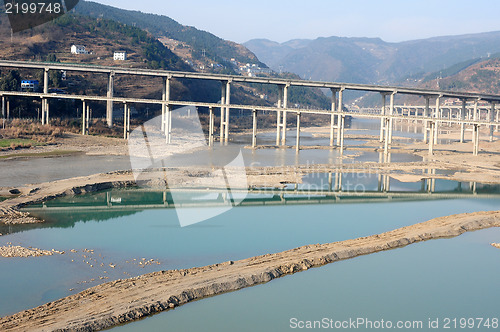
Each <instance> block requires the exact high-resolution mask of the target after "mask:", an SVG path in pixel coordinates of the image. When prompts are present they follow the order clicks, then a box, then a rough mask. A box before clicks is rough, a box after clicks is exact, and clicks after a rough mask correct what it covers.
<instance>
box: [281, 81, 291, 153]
mask: <svg viewBox="0 0 500 332" xmlns="http://www.w3.org/2000/svg"><path fill="white" fill-rule="evenodd" d="M289 87H290V84H286V85H285V86H283V108H284V110H283V125H282V132H283V135H282V136H281V145H286V115H287V111H286V110H287V109H288V88H289Z"/></svg>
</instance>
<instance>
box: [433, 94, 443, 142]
mask: <svg viewBox="0 0 500 332" xmlns="http://www.w3.org/2000/svg"><path fill="white" fill-rule="evenodd" d="M440 114H441V96H439V97H437V98H436V110H435V112H434V117H435V118H436V119H439V118H440ZM438 136H439V121H435V122H434V144H438Z"/></svg>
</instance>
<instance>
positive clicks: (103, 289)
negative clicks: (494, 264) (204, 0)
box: [0, 212, 500, 331]
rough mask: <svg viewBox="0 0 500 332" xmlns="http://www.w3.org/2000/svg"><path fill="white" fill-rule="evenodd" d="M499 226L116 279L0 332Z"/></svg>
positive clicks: (224, 288) (391, 235)
mask: <svg viewBox="0 0 500 332" xmlns="http://www.w3.org/2000/svg"><path fill="white" fill-rule="evenodd" d="M490 227H500V212H477V213H472V214H460V215H454V216H448V217H442V218H436V219H432V220H430V221H427V222H424V223H420V224H416V225H412V226H408V227H403V228H399V229H396V230H393V231H390V232H386V233H382V234H378V235H372V236H368V237H362V238H358V239H354V240H346V241H341V242H335V243H328V244H316V245H308V246H303V247H299V248H296V249H292V250H288V251H284V252H280V253H275V254H267V255H263V256H257V257H252V258H248V259H244V260H240V261H229V262H225V263H221V264H216V265H210V266H205V267H200V268H191V269H185V270H171V271H162V272H156V273H151V274H146V275H143V276H140V277H136V278H131V279H124V280H116V281H113V282H109V283H106V284H102V285H99V286H96V287H93V288H90V289H88V290H85V291H83V292H81V293H78V294H75V295H71V296H69V297H66V298H63V299H60V300H57V301H55V302H51V303H47V304H45V305H42V306H40V307H37V308H34V309H30V310H26V311H23V312H20V313H17V314H14V315H12V316H7V317H3V318H0V329H1V330H2V331H34V330H44V331H53V330H58V331H70V330H82V331H83V330H85V331H95V330H101V329H105V328H109V327H112V326H115V325H118V324H123V323H126V322H131V321H134V320H137V319H140V318H143V317H146V316H149V315H152V314H155V313H158V312H161V311H165V310H169V309H172V308H175V307H176V306H179V305H183V304H186V303H188V302H191V301H194V300H199V299H202V298H205V297H209V296H214V295H218V294H222V293H226V292H230V291H235V290H239V289H242V288H245V287H250V286H254V285H258V284H262V283H266V282H269V281H271V280H273V279H276V278H279V277H282V276H285V275H289V274H293V273H296V272H300V271H304V270H308V269H310V268H313V267H319V266H323V265H326V264H329V263H332V262H336V261H340V260H345V259H350V258H354V257H357V256H361V255H368V254H372V253H376V252H380V251H384V250H390V249H396V248H401V247H405V246H407V245H410V244H413V243H418V242H422V241H427V240H432V239H441V238H451V237H455V236H459V235H461V234H463V233H465V232H468V231H475V230H480V229H486V228H490Z"/></svg>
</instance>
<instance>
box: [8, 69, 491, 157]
mask: <svg viewBox="0 0 500 332" xmlns="http://www.w3.org/2000/svg"><path fill="white" fill-rule="evenodd" d="M0 67H4V68H5V67H6V68H16V69H35V70H43V71H44V85H43V92H41V93H35V92H7V91H0V97H1V98H2V116H3V117H4V118H5V114H6V110H7V114H8V113H9V100H8V98H13V97H14V98H15V97H29V98H33V99H41V101H42V123H48V121H49V109H50V107H49V100H52V99H72V100H80V101H81V102H82V105H83V108H82V109H83V112H82V134H87V133H88V128H89V121H90V109H89V105H88V102H89V101H105V102H106V103H107V111H106V114H107V116H106V117H107V122H108V125H109V126H111V125H112V124H113V104H114V103H120V104H123V110H124V138H125V139H126V138H128V137H129V133H130V104H157V105H161V106H162V121H161V130H162V131H163V132H164V134H165V138H166V142H167V143H169V142H170V139H171V116H172V111H173V110H172V107H173V106H188V105H189V106H196V107H206V108H208V109H209V113H210V120H209V122H210V123H209V139H208V141H209V145H212V144H213V143H214V134H215V130H214V128H215V127H214V126H215V116H214V110H215V109H220V141H221V142H227V141H228V137H229V118H230V110H231V109H233V110H234V109H244V110H251V111H252V114H253V131H252V146H253V147H256V145H257V112H259V111H272V112H276V114H277V123H276V145H282V146H285V145H286V134H287V113H290V112H291V113H295V114H296V130H297V135H296V142H295V148H296V150H297V152H298V151H299V150H300V118H301V115H302V114H310V113H314V114H325V115H329V116H330V118H331V120H330V146H331V147H334V146H335V147H338V148H339V149H340V151H341V153H342V152H343V150H344V131H345V117H346V116H348V115H349V116H354V117H361V118H377V119H380V122H381V126H380V142H383V143H384V152H385V154H386V155H387V154H388V152H389V148H390V145H391V143H392V136H393V134H392V131H393V122H394V121H395V120H398V119H407V120H413V121H419V122H422V123H423V124H424V125H425V130H424V141H425V142H426V143H427V142H428V144H429V154H432V153H433V146H434V144H436V143H437V142H438V133H439V129H438V128H439V126H440V124H442V123H449V124H458V125H460V133H461V135H460V136H461V142H463V141H464V133H465V126H472V129H473V135H472V140H473V143H474V144H473V153H474V155H477V154H478V152H479V129H480V126H485V127H488V128H490V140H492V139H493V130H494V128H495V127H496V129H497V130H498V125H499V122H498V117H499V110H498V109H496V104H497V103H499V102H500V95H491V94H481V93H466V92H454V91H441V90H428V89H417V88H407V87H395V86H379V85H368V84H352V83H334V82H318V81H306V80H290V79H276V78H267V77H247V76H235V75H219V74H206V73H192V72H176V71H165V70H151V69H136V68H120V67H105V66H93V65H81V64H65V63H42V62H21V61H0ZM50 70H64V71H74V72H85V73H104V74H107V75H108V84H107V86H108V87H107V94H106V96H89V95H60V94H51V93H49V85H48V82H49V79H48V77H49V71H50ZM116 75H135V76H146V77H161V78H162V80H163V85H162V99H161V100H155V99H140V98H123V97H115V96H114V77H115V76H116ZM174 78H177V79H179V78H182V79H195V80H212V81H220V82H221V101H220V103H202V102H192V101H178V100H172V99H171V98H170V85H171V81H172V79H174ZM235 82H240V83H260V84H271V85H276V86H278V87H279V89H278V90H279V95H278V103H277V105H276V106H275V107H269V106H257V105H237V104H231V84H232V83H235ZM291 86H302V87H311V88H328V89H330V90H331V92H332V100H331V108H330V109H324V110H311V109H304V108H291V107H289V105H288V91H289V88H290V87H291ZM346 90H353V91H367V92H377V93H380V94H381V96H382V107H381V108H380V109H379V111H378V112H376V111H375V112H374V111H370V112H359V111H358V112H354V111H352V112H345V111H344V109H343V93H344V91H346ZM397 94H404V95H416V96H421V97H424V98H425V106H413V107H414V109H416V110H417V111H415V110H414V111H413V113H412V108H411V106H396V105H395V104H394V97H395V96H396V95H397ZM387 96H389V105H386V103H387ZM443 98H455V99H459V100H460V101H461V103H462V105H461V107H459V108H458V110H457V111H456V113H455V115H454V116H446V117H444V115H443V109H444V107H443V105H442V103H441V101H442V99H443ZM431 99H434V100H435V106H434V107H433V108H432V107H430V100H431ZM479 102H484V103H488V105H489V107H488V109H487V112H488V114H487V116H486V117H481V116H480V110H481V108H480V106H479ZM404 110H409V111H406V112H405V111H404ZM418 110H420V111H418ZM449 114H451V113H449ZM335 130H336V136H335Z"/></svg>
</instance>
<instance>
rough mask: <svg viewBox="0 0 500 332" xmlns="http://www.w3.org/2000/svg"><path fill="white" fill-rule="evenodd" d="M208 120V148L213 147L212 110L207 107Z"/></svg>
mask: <svg viewBox="0 0 500 332" xmlns="http://www.w3.org/2000/svg"><path fill="white" fill-rule="evenodd" d="M208 112H209V118H208V146H213V145H214V129H215V128H214V124H215V123H214V122H215V121H214V108H213V107H212V106H210V107H209V111H208Z"/></svg>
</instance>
